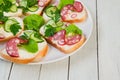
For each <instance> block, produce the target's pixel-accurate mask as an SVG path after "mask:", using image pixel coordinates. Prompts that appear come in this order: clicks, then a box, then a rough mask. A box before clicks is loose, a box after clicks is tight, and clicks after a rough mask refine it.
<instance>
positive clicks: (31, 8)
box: [28, 6, 39, 12]
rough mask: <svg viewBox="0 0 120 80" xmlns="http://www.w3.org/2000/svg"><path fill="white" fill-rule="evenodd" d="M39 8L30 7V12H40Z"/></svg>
mask: <svg viewBox="0 0 120 80" xmlns="http://www.w3.org/2000/svg"><path fill="white" fill-rule="evenodd" d="M38 8H39V7H38V6H32V7H29V8H28V10H29V11H31V12H35V11H37V10H38Z"/></svg>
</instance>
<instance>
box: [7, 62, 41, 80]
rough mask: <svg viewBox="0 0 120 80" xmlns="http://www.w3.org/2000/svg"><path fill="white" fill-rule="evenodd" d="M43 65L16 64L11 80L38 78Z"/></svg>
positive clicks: (36, 79) (34, 79)
mask: <svg viewBox="0 0 120 80" xmlns="http://www.w3.org/2000/svg"><path fill="white" fill-rule="evenodd" d="M40 69H41V65H34V66H33V65H18V64H14V65H13V68H12V71H11V75H10V78H9V80H38V78H39V74H40Z"/></svg>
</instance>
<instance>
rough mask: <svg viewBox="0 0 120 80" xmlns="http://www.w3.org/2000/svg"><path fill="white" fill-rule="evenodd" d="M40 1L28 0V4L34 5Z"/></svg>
mask: <svg viewBox="0 0 120 80" xmlns="http://www.w3.org/2000/svg"><path fill="white" fill-rule="evenodd" d="M37 3H38V0H27V6H28V7H32V6H34V5H35V4H37Z"/></svg>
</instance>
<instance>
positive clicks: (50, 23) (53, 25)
mask: <svg viewBox="0 0 120 80" xmlns="http://www.w3.org/2000/svg"><path fill="white" fill-rule="evenodd" d="M46 25H51V26H52V27H57V26H56V24H55V21H54V20H50V21H48V23H47V24H46Z"/></svg>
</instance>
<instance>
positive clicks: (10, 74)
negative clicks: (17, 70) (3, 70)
mask: <svg viewBox="0 0 120 80" xmlns="http://www.w3.org/2000/svg"><path fill="white" fill-rule="evenodd" d="M12 68H13V63H11V67H10V72H9V75H8V80H10V76H11V72H12Z"/></svg>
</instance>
